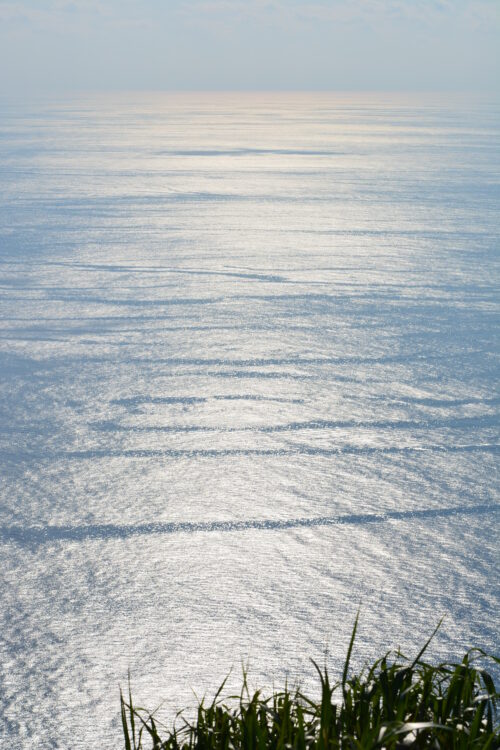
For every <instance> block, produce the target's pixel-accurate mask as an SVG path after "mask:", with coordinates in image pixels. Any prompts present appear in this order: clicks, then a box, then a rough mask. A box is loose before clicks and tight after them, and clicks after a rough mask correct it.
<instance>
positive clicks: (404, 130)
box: [0, 94, 499, 748]
mask: <svg viewBox="0 0 500 750" xmlns="http://www.w3.org/2000/svg"><path fill="white" fill-rule="evenodd" d="M1 117H2V120H1V123H2V124H1V129H0V157H1V160H0V163H1V165H2V166H1V172H0V191H1V206H2V208H1V214H2V215H1V230H0V232H1V234H0V242H1V253H2V255H1V267H0V268H1V288H2V303H1V304H2V328H1V341H0V358H1V359H0V362H1V374H2V386H1V388H2V390H1V398H2V405H1V406H2V428H1V439H2V462H3V469H2V511H1V517H0V542H1V555H2V561H1V566H2V579H3V580H2V598H3V607H2V613H1V618H2V621H1V627H0V632H1V639H2V660H1V663H0V680H1V690H2V695H3V697H4V699H3V706H2V711H3V712H4V717H3V718H4V719H5V723H4V725H3V728H2V729H0V732H3V735H0V736H3V737H4V738H6V737H8V738H9V739H8V742H9V746H10V747H20V748H24V747H26V748H28V747H34V746H42V745H43V746H44V747H60V746H64V747H75V748H77V747H78V748H79V747H81V748H87V747H90V746H98V745H100V744H105V743H106V742H108V743H113V742H114V743H115V744H114V745H113V746H115V745H116V746H118V745H119V727H118V721H117V719H118V716H117V706H118V700H117V685H118V683H119V682H120V681H121V682H122V683H123V682H124V681H125V679H126V674H127V669H128V668H129V667H130V669H131V671H132V678H133V685H134V687H135V691H136V694H137V697H138V699H139V700H140V701H142V702H143V703H145V704H146V705H150V706H153V705H155V704H156V702H157V701H159V700H160V699H161V698H166V699H167V709H170V710H172V709H173V708H177V707H179V706H181V705H184V704H186V703H189V702H190V701H191V700H192V694H191V688H195V689H196V690H197V691H198V692H203V691H204V690H206V689H207V690H210V689H211V688H213V687H214V686H215V684H216V683H218V681H219V680H220V678H221V677H222V676H224V674H225V673H226V671H227V670H228V669H229V667H230V666H231V665H236V667H238V664H239V662H240V660H241V659H246V658H249V660H250V665H251V668H252V674H253V675H254V677H255V680H258V681H259V682H260V683H264V684H268V685H270V684H271V682H272V680H273V679H275V680H276V681H280V680H281V679H282V678H283V676H284V675H285V674H288V675H289V676H291V677H292V678H303V679H306V680H307V679H308V678H307V677H306V678H304V675H309V674H310V670H309V664H308V659H309V657H315V658H319V659H321V658H322V655H323V653H324V651H325V649H327V650H328V652H329V659H330V660H331V662H332V666H333V668H335V667H336V666H337V667H338V666H339V664H340V662H341V660H342V657H343V653H344V649H345V646H346V642H347V640H348V634H349V631H350V628H351V625H352V622H353V618H354V615H355V612H356V610H357V608H358V606H359V605H360V603H361V606H362V625H361V637H360V641H359V644H358V651H357V659H358V664H359V663H361V662H362V661H363V660H364V659H365V658H369V657H370V656H373V655H375V653H379V651H380V649H386V648H389V647H391V646H397V645H401V646H402V647H403V648H404V649H406V650H407V651H410V652H411V651H412V650H413V649H415V648H417V647H418V646H419V645H420V644H421V643H422V640H423V638H425V635H426V634H427V633H428V632H429V631H430V629H432V626H433V625H434V624H435V623H436V621H437V619H438V618H439V617H440V616H441V615H442V614H444V613H447V617H446V620H445V623H444V626H443V629H442V633H441V636H440V638H439V639H438V640H437V641H436V642H435V644H434V646H433V648H434V654H436V655H438V654H439V655H444V654H455V653H456V652H457V651H458V650H460V649H462V648H464V647H465V646H467V645H470V644H472V643H478V644H480V645H482V646H484V647H485V648H489V649H492V648H494V646H495V640H496V636H497V635H498V633H497V632H496V630H495V627H496V626H495V611H496V608H497V606H498V582H497V578H496V576H495V570H496V566H497V564H498V547H497V542H496V536H495V524H496V522H497V521H498V509H499V505H498V496H497V484H496V482H497V479H496V474H495V470H496V466H497V454H498V445H499V441H498V405H499V398H498V392H497V391H495V385H496V374H497V369H496V368H497V359H496V356H497V353H498V338H497V336H496V334H495V325H496V324H497V323H498V299H497V296H496V295H497V275H496V274H497V266H496V259H495V252H496V249H497V245H498V233H499V232H498V230H499V223H498V214H497V211H496V209H497V203H498V177H497V175H498V154H499V150H498V146H499V129H498V106H497V105H493V104H492V103H488V102H475V103H474V104H471V103H469V102H467V101H466V100H464V99H458V98H455V99H454V100H452V99H448V100H446V101H444V102H443V101H440V100H439V99H437V98H431V97H404V96H397V97H388V96H385V97H384V96H367V95H363V96H361V95H356V96H348V95H343V96H338V95H336V96H333V95H326V94H325V95H307V96H305V95H280V96H276V95H272V96H271V95H258V96H257V95H254V96H250V95H238V96H236V95H217V96H215V95H194V94H193V95H150V96H136V95H127V96H121V97H118V96H115V97H87V98H84V99H80V100H78V101H72V102H62V101H59V102H50V103H38V104H35V105H32V106H30V107H27V106H18V105H11V106H4V107H3V109H2V113H1ZM237 671H238V669H236V673H237ZM236 679H237V676H236V675H235V680H236ZM113 738H115V739H114V740H113Z"/></svg>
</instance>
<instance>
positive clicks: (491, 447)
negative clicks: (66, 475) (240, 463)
mask: <svg viewBox="0 0 500 750" xmlns="http://www.w3.org/2000/svg"><path fill="white" fill-rule="evenodd" d="M420 453H444V454H447V453H448V454H449V453H494V454H497V453H500V445H499V444H496V443H475V444H471V445H418V446H417V445H415V446H414V445H408V446H404V445H403V446H396V445H388V446H371V445H361V446H357V445H345V446H338V447H333V448H321V447H315V446H309V445H297V446H294V447H292V448H129V449H123V450H119V449H118V450H115V449H101V448H88V449H85V450H73V451H53V452H50V451H47V450H46V449H45V448H44V449H43V450H41V451H40V452H36V451H24V450H18V451H11V452H9V451H7V450H2V458H3V459H4V461H11V462H14V463H15V462H18V461H43V462H45V461H53V460H55V459H57V460H78V459H80V460H88V459H101V458H110V459H111V458H239V457H241V458H252V457H267V458H280V457H289V456H319V457H325V458H328V457H331V456H343V455H361V456H363V455H370V454H375V455H376V454H378V455H384V454H399V455H412V454H420Z"/></svg>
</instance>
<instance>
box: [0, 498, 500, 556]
mask: <svg viewBox="0 0 500 750" xmlns="http://www.w3.org/2000/svg"><path fill="white" fill-rule="evenodd" d="M499 510H500V505H496V504H484V505H475V506H472V507H470V506H457V507H454V508H429V509H424V510H407V511H387V512H386V513H352V514H349V515H343V516H319V517H316V518H290V519H276V520H273V519H252V520H244V521H174V522H161V521H159V522H152V523H143V524H136V525H133V526H132V525H118V524H93V525H88V526H36V527H25V526H19V525H17V526H0V541H2V542H4V543H6V542H16V543H18V544H21V545H27V546H37V545H41V544H48V543H50V542H64V541H69V542H84V541H87V540H89V539H90V540H93V539H121V540H124V539H128V538H130V537H134V536H143V535H152V534H162V535H164V534H182V533H185V534H194V533H197V532H201V533H210V532H235V531H286V530H287V529H301V528H302V529H304V528H305V529H307V528H314V527H316V526H351V525H353V526H363V525H369V524H372V523H384V522H387V521H418V520H427V519H436V518H450V517H453V516H461V515H465V516H476V515H483V514H487V513H497V512H498V511H499Z"/></svg>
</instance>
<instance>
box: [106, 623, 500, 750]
mask: <svg viewBox="0 0 500 750" xmlns="http://www.w3.org/2000/svg"><path fill="white" fill-rule="evenodd" d="M357 625H358V619H357V618H356V622H355V624H354V628H353V632H352V636H351V641H350V643H349V648H348V651H347V657H346V661H345V666H344V670H343V674H342V678H341V679H340V680H339V681H337V682H331V680H330V675H329V673H328V669H327V668H326V667H324V668H323V669H321V668H320V667H318V665H317V664H316V663H315V662H313V665H314V667H315V669H316V671H317V673H318V677H319V681H320V685H321V697H320V698H319V699H318V700H313V699H311V698H308V697H307V696H305V695H304V694H303V693H302V692H301V691H300V690H299V689H294V690H290V689H289V688H288V686H287V685H285V687H284V689H283V690H281V691H277V692H274V693H273V694H272V695H271V696H269V697H265V696H264V695H263V694H262V692H261V691H260V690H257V691H255V692H251V691H250V689H249V685H248V681H247V675H246V673H245V672H243V684H242V689H241V692H240V694H239V695H238V696H228V697H226V698H223V697H222V693H223V690H224V687H225V681H224V682H223V683H222V685H221V687H220V688H219V690H218V691H217V693H216V695H215V697H214V698H213V700H212V702H211V703H210V704H205V700H202V701H201V703H200V704H199V705H198V709H197V712H196V717H195V720H194V721H189V720H187V719H186V718H185V717H184V716H183V715H182V713H180V714H178V716H177V719H176V721H175V722H174V725H173V727H172V728H171V729H166V728H165V727H163V726H161V725H160V724H159V723H158V722H157V721H156V720H155V718H154V714H151V713H148V712H147V711H145V710H144V709H141V708H138V707H136V706H134V704H133V702H132V695H131V692H130V684H129V693H128V700H126V699H125V698H124V696H123V694H120V699H121V717H122V726H123V733H124V739H125V749H126V750H142V749H143V748H144V745H143V742H147V743H148V747H150V748H152V750H239V749H240V748H241V750H335V748H339V749H340V748H342V749H346V748H349V750H351V749H352V750H354V749H356V750H365V749H366V750H368V748H370V749H371V748H381V749H382V748H385V749H386V750H400V749H402V748H406V749H408V748H435V749H436V750H439V749H440V748H443V750H444V749H446V750H448V748H449V749H450V750H466V749H467V750H468V749H469V748H481V750H498V748H500V731H499V729H500V728H499V724H498V721H497V703H498V699H499V698H500V695H499V693H498V692H497V690H496V688H495V684H494V681H493V679H492V677H491V676H490V674H489V673H488V672H487V671H486V670H485V669H484V668H483V667H482V666H481V663H482V662H487V661H490V662H495V663H496V664H500V659H498V658H497V657H494V656H488V655H487V654H486V653H485V652H484V651H482V649H479V648H475V649H471V650H469V651H467V653H466V654H465V656H464V657H463V659H462V660H461V661H460V662H457V663H449V662H444V663H442V664H438V665H437V666H434V665H432V664H429V663H427V662H426V661H424V660H423V655H424V653H425V651H426V649H427V647H428V645H429V643H430V641H431V639H432V638H433V636H434V634H435V632H436V630H437V628H436V630H435V631H434V633H433V634H432V636H431V638H429V640H428V641H427V643H426V644H425V645H424V647H423V648H422V649H421V651H420V653H419V654H418V656H417V657H416V658H415V659H413V660H410V659H408V658H407V657H405V656H404V655H403V654H402V653H401V652H400V651H397V652H395V653H391V652H388V653H387V654H386V655H385V656H383V657H382V658H381V659H377V661H375V662H374V664H372V665H371V666H366V667H365V668H364V669H363V670H362V671H361V672H360V673H359V674H357V675H354V676H350V674H349V664H350V659H351V654H352V649H353V645H354V639H355V636H356V630H357ZM438 627H439V625H438ZM161 733H163V737H162V736H161Z"/></svg>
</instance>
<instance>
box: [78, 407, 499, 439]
mask: <svg viewBox="0 0 500 750" xmlns="http://www.w3.org/2000/svg"><path fill="white" fill-rule="evenodd" d="M149 403H151V402H149ZM154 403H178V400H176V401H175V402H172V401H167V402H166V401H160V402H158V401H155V402H154ZM183 403H186V404H187V403H196V402H195V400H194V399H193V400H191V401H187V400H184V401H183ZM499 424H500V416H499V415H497V414H482V415H478V416H474V417H449V418H442V419H421V420H415V419H398V420H390V419H386V420H378V421H364V422H357V421H356V420H352V419H348V420H335V419H315V420H309V421H306V422H287V423H285V424H275V425H245V426H242V427H224V426H222V425H197V424H179V425H123V424H119V423H118V422H114V421H113V420H106V421H104V420H103V421H100V422H93V423H92V424H91V425H90V426H91V427H92V428H93V429H94V430H98V431H99V432H165V433H170V432H174V433H176V432H220V433H228V432H256V433H274V432H300V431H302V430H311V431H315V430H340V429H343V430H352V429H354V430H355V429H360V430H428V429H439V428H448V429H450V428H454V429H467V428H471V427H473V428H476V429H478V428H485V427H496V426H498V425H499Z"/></svg>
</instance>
